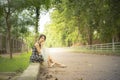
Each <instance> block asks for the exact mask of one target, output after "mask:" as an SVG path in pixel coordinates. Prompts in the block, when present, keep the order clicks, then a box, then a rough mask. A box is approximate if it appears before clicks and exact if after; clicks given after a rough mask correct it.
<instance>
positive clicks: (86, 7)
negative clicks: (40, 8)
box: [46, 0, 120, 46]
mask: <svg viewBox="0 0 120 80" xmlns="http://www.w3.org/2000/svg"><path fill="white" fill-rule="evenodd" d="M119 4H120V1H119V0H103V1H99V0H85V1H84V0H59V1H58V2H56V3H55V9H54V11H53V13H52V14H51V18H52V22H51V24H50V25H49V26H47V27H46V29H47V31H48V32H46V34H47V33H48V34H49V33H50V34H51V35H52V36H53V35H54V36H53V38H52V40H54V39H55V36H56V35H55V33H52V32H51V31H56V33H57V36H59V37H58V38H57V40H56V42H55V43H54V46H56V45H55V44H57V42H58V41H59V40H60V41H59V42H58V43H60V42H62V43H61V45H64V46H72V45H80V44H96V43H109V42H112V41H120V36H119V35H120V34H119V33H120V31H119V29H118V28H119V25H120V24H119V21H120V10H119V8H120V6H119ZM54 26H55V28H54V29H51V28H53V27H54ZM48 29H49V30H48ZM62 29H63V30H62ZM58 33H59V34H58ZM48 37H49V36H48ZM48 39H49V38H48ZM50 39H51V38H50ZM48 41H49V40H48ZM47 44H49V43H47ZM59 46H60V45H59Z"/></svg>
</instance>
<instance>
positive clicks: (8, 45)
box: [6, 11, 12, 59]
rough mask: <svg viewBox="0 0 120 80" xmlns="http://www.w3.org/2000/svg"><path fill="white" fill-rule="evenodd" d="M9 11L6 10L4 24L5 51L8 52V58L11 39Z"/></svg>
mask: <svg viewBox="0 0 120 80" xmlns="http://www.w3.org/2000/svg"><path fill="white" fill-rule="evenodd" d="M9 19H10V12H9V11H8V13H6V26H7V46H6V49H7V53H8V54H10V59H12V52H11V48H10V46H11V44H10V40H11V36H10V30H11V24H10V20H9Z"/></svg>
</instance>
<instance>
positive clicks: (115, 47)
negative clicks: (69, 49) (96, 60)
mask: <svg viewBox="0 0 120 80" xmlns="http://www.w3.org/2000/svg"><path fill="white" fill-rule="evenodd" d="M79 49H86V50H92V51H101V52H114V53H120V42H113V43H104V44H94V45H84V46H79Z"/></svg>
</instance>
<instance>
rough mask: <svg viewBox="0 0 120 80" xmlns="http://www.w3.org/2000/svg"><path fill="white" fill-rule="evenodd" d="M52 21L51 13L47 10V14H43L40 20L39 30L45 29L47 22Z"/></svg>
mask: <svg viewBox="0 0 120 80" xmlns="http://www.w3.org/2000/svg"><path fill="white" fill-rule="evenodd" d="M48 22H50V14H49V12H47V13H46V14H41V16H40V21H39V32H40V33H42V32H43V31H44V26H45V24H46V23H48Z"/></svg>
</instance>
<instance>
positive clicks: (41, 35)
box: [38, 34, 46, 40]
mask: <svg viewBox="0 0 120 80" xmlns="http://www.w3.org/2000/svg"><path fill="white" fill-rule="evenodd" d="M43 36H44V38H45V40H46V36H45V35H44V34H40V36H39V38H38V40H39V39H40V38H41V37H43Z"/></svg>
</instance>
